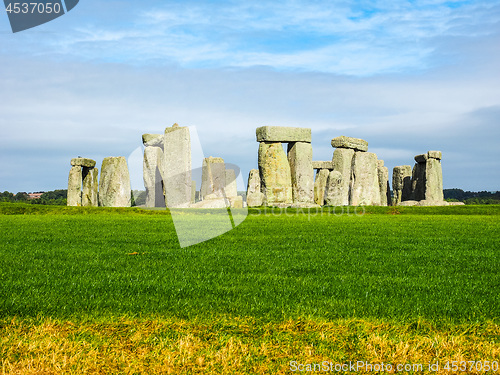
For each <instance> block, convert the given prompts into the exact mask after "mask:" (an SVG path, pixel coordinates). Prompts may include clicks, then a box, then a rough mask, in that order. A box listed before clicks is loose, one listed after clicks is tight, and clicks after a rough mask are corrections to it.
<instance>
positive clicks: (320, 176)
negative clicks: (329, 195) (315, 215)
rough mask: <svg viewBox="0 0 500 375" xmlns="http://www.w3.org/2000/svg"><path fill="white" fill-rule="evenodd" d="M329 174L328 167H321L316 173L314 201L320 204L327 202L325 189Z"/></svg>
mask: <svg viewBox="0 0 500 375" xmlns="http://www.w3.org/2000/svg"><path fill="white" fill-rule="evenodd" d="M329 174H330V171H329V170H328V169H320V170H318V172H317V173H316V181H315V182H314V202H315V203H316V204H319V205H320V206H323V205H324V204H325V191H326V184H327V182H328V176H329Z"/></svg>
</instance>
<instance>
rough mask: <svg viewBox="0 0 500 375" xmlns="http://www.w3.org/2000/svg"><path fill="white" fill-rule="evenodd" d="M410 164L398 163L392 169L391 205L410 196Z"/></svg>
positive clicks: (406, 199)
mask: <svg viewBox="0 0 500 375" xmlns="http://www.w3.org/2000/svg"><path fill="white" fill-rule="evenodd" d="M411 176H412V171H411V166H409V165H400V166H397V167H394V169H393V170H392V191H393V195H394V198H393V202H392V204H393V206H396V205H398V204H399V203H401V202H404V201H408V200H410V199H411V198H412V193H411V192H412V187H411V186H412V185H411Z"/></svg>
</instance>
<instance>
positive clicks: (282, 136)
mask: <svg viewBox="0 0 500 375" xmlns="http://www.w3.org/2000/svg"><path fill="white" fill-rule="evenodd" d="M256 134H257V142H273V143H276V142H280V143H281V142H306V143H311V129H309V128H293V127H285V126H262V127H260V128H257V131H256Z"/></svg>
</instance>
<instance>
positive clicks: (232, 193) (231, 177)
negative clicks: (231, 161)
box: [226, 169, 238, 207]
mask: <svg viewBox="0 0 500 375" xmlns="http://www.w3.org/2000/svg"><path fill="white" fill-rule="evenodd" d="M237 196H238V185H237V184H236V172H235V171H234V169H226V197H227V198H229V197H231V198H234V197H237ZM231 207H232V206H231Z"/></svg>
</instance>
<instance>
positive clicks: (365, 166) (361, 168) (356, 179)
mask: <svg viewBox="0 0 500 375" xmlns="http://www.w3.org/2000/svg"><path fill="white" fill-rule="evenodd" d="M350 204H351V205H352V206H371V205H380V189H379V184H378V172H377V155H375V154H374V153H372V152H361V151H358V152H356V153H355V154H354V158H353V164H352V177H351V201H350Z"/></svg>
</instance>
